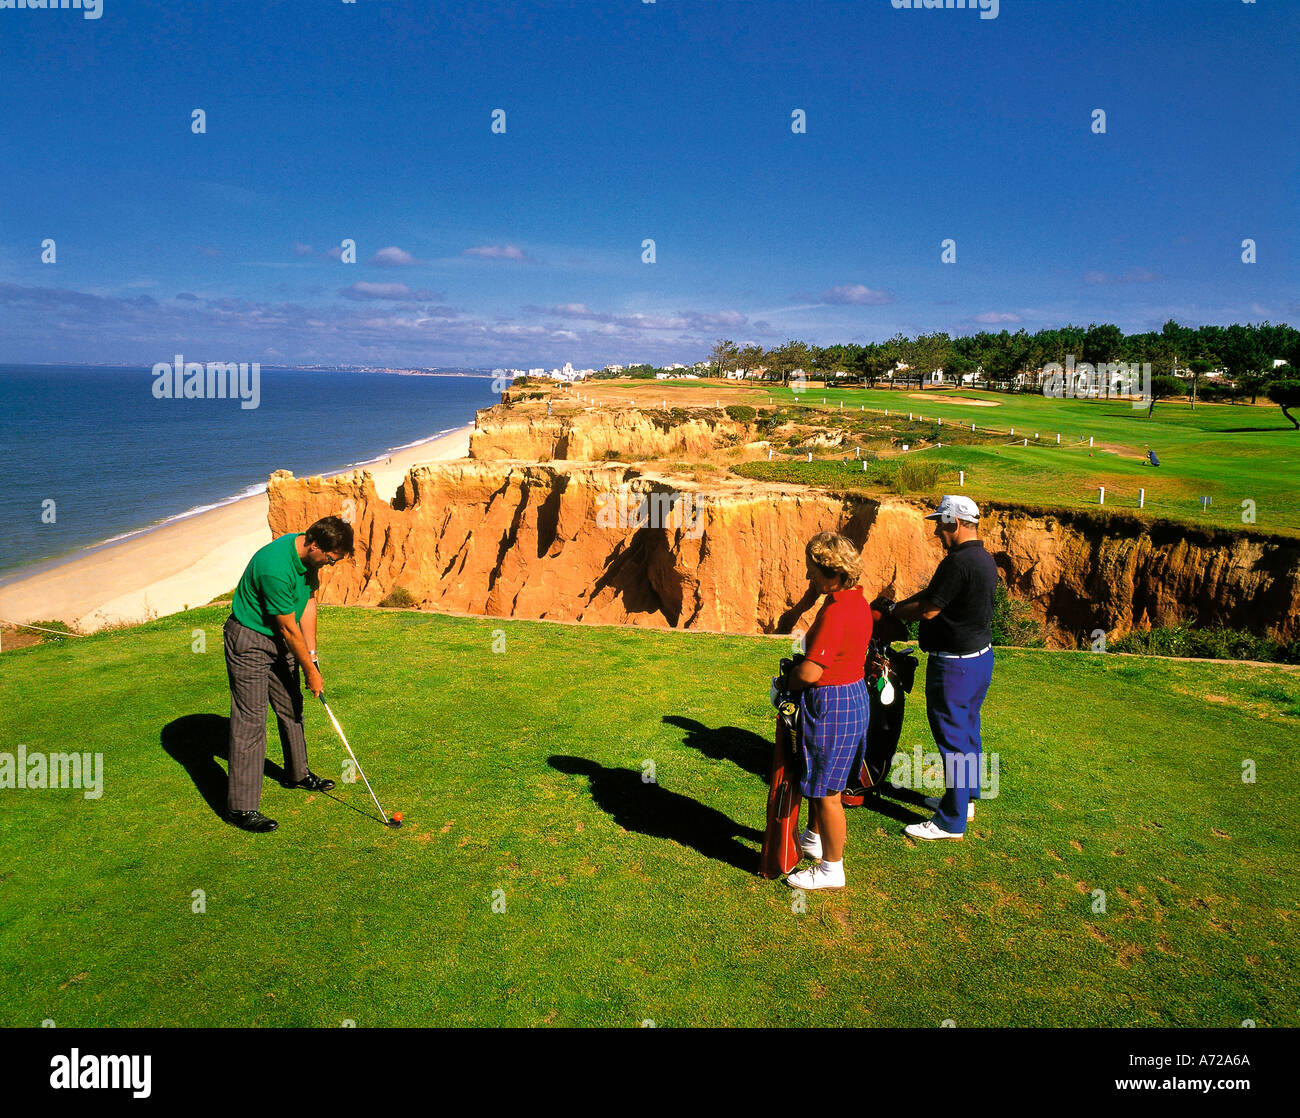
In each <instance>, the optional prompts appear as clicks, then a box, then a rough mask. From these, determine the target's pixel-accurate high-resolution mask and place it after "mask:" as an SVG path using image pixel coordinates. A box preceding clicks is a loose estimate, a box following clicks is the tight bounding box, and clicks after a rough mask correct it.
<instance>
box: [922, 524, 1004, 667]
mask: <svg viewBox="0 0 1300 1118" xmlns="http://www.w3.org/2000/svg"><path fill="white" fill-rule="evenodd" d="M997 584H998V565H997V563H995V562H994V561H993V556H992V555H990V554H989V553H988V552H987V551H985V550H984V543H983V541H981V540H967V541H966V542H965V543H961V544H958V545H957V546H956V547H954V548H953V549H952V550H951V551H950V552H948V554H947V555H945V556H944V557H943V561H942V562H941V563H940V564H939V566H938V568H937V569H936V570H935V572H934V577H933V578H931V579H930V585H929V586H928V587H926V589H925V590H923V591H922V592H921V597H922V598H925V599H926V600H927V601H928V602H930V604H931V605H936V606H938V607H939V616H938V617H932V618H930V619H929V620H928V621H926V620H922V621H921V623H920V626H919V628H918V630H917V636H918V637H919V638H920V641H921V650H922V651H923V652H955V653H958V654H961V653H966V652H978V651H979V650H980V649H981V648H983V647H984V646H985V645H988V644H991V643H992V642H993V591H994V590H995V588H996V587H997Z"/></svg>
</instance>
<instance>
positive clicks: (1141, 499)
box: [1138, 489, 1147, 508]
mask: <svg viewBox="0 0 1300 1118" xmlns="http://www.w3.org/2000/svg"><path fill="white" fill-rule="evenodd" d="M1146 503H1147V491H1146V490H1145V489H1139V490H1138V508H1142V507H1143V506H1144V505H1145V504H1146Z"/></svg>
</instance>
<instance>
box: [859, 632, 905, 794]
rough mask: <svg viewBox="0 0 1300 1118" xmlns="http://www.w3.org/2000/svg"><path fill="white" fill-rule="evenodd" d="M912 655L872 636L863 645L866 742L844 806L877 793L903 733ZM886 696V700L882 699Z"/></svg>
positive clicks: (886, 774)
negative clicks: (864, 651)
mask: <svg viewBox="0 0 1300 1118" xmlns="http://www.w3.org/2000/svg"><path fill="white" fill-rule="evenodd" d="M917 666H918V665H917V660H916V654H915V653H913V652H912V650H911V649H903V650H902V651H901V652H896V651H895V650H894V649H893V648H892V647H890V645H888V644H886V643H882V642H880V641H878V640H875V639H874V638H873V639H872V641H871V643H870V645H868V647H867V663H866V679H867V701H868V703H869V704H870V707H871V714H870V718H869V720H868V722H867V741H866V745H865V747H864V749H863V753H862V756H861V759H860V762H859V763H858V764H857V765H856V766H855V768H854V769H851V770H850V771H851V772H853V771H856V773H857V784H858V787H852V786H850V787H849V788H846V789H845V790H844V794H843V796H841V797H840V800H841V802H842V803H843V804H844V806H845V807H861V806H862V804H863V803H864V802H865V800H866V797H867V796H868V795H870V794H876V795H878V794H879V792H880V788H881V786H882V785H883V784H884V783H885V778H886V777H887V776H888V775H889V768H890V764H891V762H892V761H893V759H894V753H895V752H896V751H897V749H898V739H899V737H900V736H901V735H902V733H903V713H904V708H905V707H906V703H907V695H908V694H909V693H910V692H911V690H912V685H913V683H914V682H915V681H916V669H917ZM886 698H888V699H889V700H890V701H889V702H886V701H885V700H886Z"/></svg>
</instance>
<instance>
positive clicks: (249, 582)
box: [230, 532, 316, 637]
mask: <svg viewBox="0 0 1300 1118" xmlns="http://www.w3.org/2000/svg"><path fill="white" fill-rule="evenodd" d="M301 534H302V533H301V532H287V533H286V534H285V535H283V536H281V537H280V538H279V539H275V540H272V541H271V542H270V543H269V544H267V545H266V546H265V547H263V548H259V549H258V551H257V553H256V554H255V555H254V556H253V558H252V559H250V560H249V561H248V566H247V567H246V568H245V569H244V574H243V577H242V578H240V580H239V585H238V586H237V587H236V588H235V599H234V601H233V602H232V603H231V606H230V612H231V613H233V614H234V615H235V620H236V621H238V622H239V623H240V624H241V625H246V626H247V627H248V628H250V629H252V630H254V631H255V632H258V633H261V634H263V635H264V636H268V637H276V636H279V635H280V631H279V629H278V628H277V627H276V625H275V623H274V622H275V618H276V616H277V615H280V616H283V615H284V614H286V613H291V614H293V619H294V620H295V621H298V622H301V621H302V611H303V610H305V609H306V608H307V602H308V600H309V599H310V598H311V595H312V591H313V590H315V589H316V574H315V572H314V571H312V572H309V571H308V570H307V568H306V567H305V566H304V565H303V561H302V560H301V559H299V558H298V548H297V539H298V537H299V536H300V535H301Z"/></svg>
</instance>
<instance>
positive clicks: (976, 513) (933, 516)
mask: <svg viewBox="0 0 1300 1118" xmlns="http://www.w3.org/2000/svg"><path fill="white" fill-rule="evenodd" d="M979 518H980V510H979V506H978V505H977V504H975V502H974V501H972V500H971V499H970V498H969V497H959V496H956V495H955V494H952V493H948V494H946V495H945V496H943V497H942V498H940V500H939V507H938V508H937V509H935V510H934V512H932V513H928V514H927V515H926V520H942V521H943V522H944V523H945V524H955V523H956V522H957V521H958V520H970V521H974V522H978V521H979Z"/></svg>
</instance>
